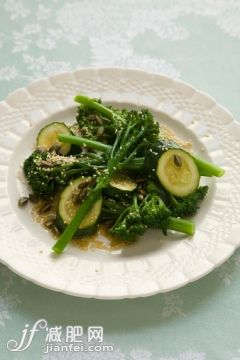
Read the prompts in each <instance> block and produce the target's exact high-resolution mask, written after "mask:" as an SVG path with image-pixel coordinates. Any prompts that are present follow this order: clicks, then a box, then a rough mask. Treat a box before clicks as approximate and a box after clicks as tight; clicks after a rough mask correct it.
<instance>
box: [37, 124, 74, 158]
mask: <svg viewBox="0 0 240 360" xmlns="http://www.w3.org/2000/svg"><path fill="white" fill-rule="evenodd" d="M59 134H67V135H71V134H72V132H71V130H70V129H69V128H68V127H67V125H65V124H64V123H61V122H53V123H51V124H48V125H47V126H45V127H44V128H42V129H41V130H40V131H39V133H38V136H37V146H39V147H42V148H45V149H46V150H49V149H50V148H51V147H52V146H54V145H57V146H58V145H59V152H60V153H61V154H62V155H67V153H68V152H69V151H70V149H71V144H68V143H62V142H59V141H58V135H59Z"/></svg>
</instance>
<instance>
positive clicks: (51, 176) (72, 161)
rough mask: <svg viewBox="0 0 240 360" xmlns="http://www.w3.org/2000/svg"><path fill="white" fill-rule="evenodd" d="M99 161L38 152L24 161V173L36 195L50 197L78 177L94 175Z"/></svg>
mask: <svg viewBox="0 0 240 360" xmlns="http://www.w3.org/2000/svg"><path fill="white" fill-rule="evenodd" d="M99 161H100V160H94V159H93V160H92V159H89V158H87V157H76V156H61V155H57V154H56V153H55V152H49V151H43V152H39V151H37V150H36V151H34V152H33V153H32V154H31V155H30V156H29V157H28V158H27V159H26V160H25V161H24V164H23V171H24V174H25V176H26V178H27V181H28V183H29V185H30V186H31V188H32V190H33V192H34V193H35V194H36V195H38V196H40V197H41V196H49V195H52V194H54V193H55V192H56V191H57V190H58V189H61V188H63V187H65V186H66V185H67V184H68V183H69V181H70V180H71V179H73V178H75V177H77V176H81V175H92V173H93V169H94V166H96V167H97V164H98V163H99Z"/></svg>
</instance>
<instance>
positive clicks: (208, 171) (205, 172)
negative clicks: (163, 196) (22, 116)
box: [58, 134, 225, 177]
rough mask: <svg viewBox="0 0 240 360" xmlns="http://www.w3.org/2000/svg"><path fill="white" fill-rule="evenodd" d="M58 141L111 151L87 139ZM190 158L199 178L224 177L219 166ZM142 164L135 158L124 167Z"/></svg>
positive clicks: (66, 137)
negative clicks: (194, 164)
mask: <svg viewBox="0 0 240 360" xmlns="http://www.w3.org/2000/svg"><path fill="white" fill-rule="evenodd" d="M58 140H59V141H61V142H66V143H69V144H75V145H79V146H83V145H85V146H87V147H89V148H91V149H96V150H100V151H111V149H112V146H111V145H107V144H103V143H101V142H99V141H94V140H89V139H86V138H82V137H78V136H75V135H65V134H59V135H58ZM192 157H193V159H194V161H195V163H196V165H197V167H198V171H199V175H200V176H208V177H211V176H217V177H221V176H223V175H224V172H225V171H224V169H222V168H220V167H219V166H217V165H215V164H212V163H210V162H208V161H206V160H203V159H200V158H198V157H197V156H195V155H192ZM143 164H144V158H136V159H132V160H131V161H130V162H129V163H128V164H127V166H126V167H127V168H129V169H133V170H134V169H136V170H138V169H140V168H141V167H142V166H143Z"/></svg>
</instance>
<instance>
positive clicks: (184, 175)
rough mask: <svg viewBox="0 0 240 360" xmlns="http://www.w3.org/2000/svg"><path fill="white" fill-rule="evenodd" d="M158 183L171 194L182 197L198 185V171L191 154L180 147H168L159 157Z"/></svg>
mask: <svg viewBox="0 0 240 360" xmlns="http://www.w3.org/2000/svg"><path fill="white" fill-rule="evenodd" d="M156 174H157V177H158V179H159V181H160V183H161V184H162V185H163V186H164V187H165V188H166V189H167V190H168V191H169V192H170V193H171V194H173V195H175V196H178V197H184V196H187V195H189V194H191V193H192V192H194V191H195V190H196V189H197V187H198V185H199V179H200V176H199V172H198V168H197V165H196V164H195V161H194V160H193V158H192V156H191V155H190V154H188V153H187V152H186V151H184V150H181V149H169V150H167V151H165V152H164V153H163V154H162V155H161V156H160V158H159V160H158V164H157V170H156Z"/></svg>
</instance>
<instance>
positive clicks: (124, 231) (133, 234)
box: [109, 195, 147, 241]
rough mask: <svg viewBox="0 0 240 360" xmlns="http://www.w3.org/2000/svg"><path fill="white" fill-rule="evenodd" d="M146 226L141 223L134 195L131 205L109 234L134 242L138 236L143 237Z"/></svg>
mask: <svg viewBox="0 0 240 360" xmlns="http://www.w3.org/2000/svg"><path fill="white" fill-rule="evenodd" d="M146 229H147V226H146V225H145V224H144V223H143V221H142V216H141V212H140V207H139V204H138V200H137V196H136V195H134V197H133V202H132V205H131V206H129V207H128V208H126V209H125V210H124V211H123V212H122V213H121V215H120V216H119V217H118V219H117V221H116V222H115V224H114V225H113V227H112V228H111V229H110V230H109V232H110V233H111V234H112V235H113V236H116V237H118V238H120V239H123V240H126V241H135V240H136V238H137V236H138V235H143V234H144V232H145V231H146Z"/></svg>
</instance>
